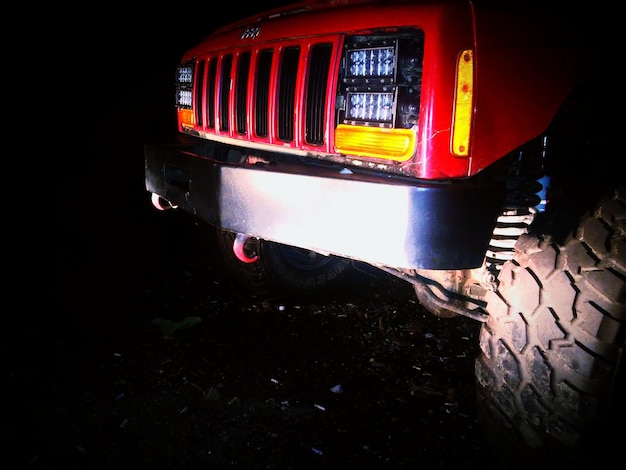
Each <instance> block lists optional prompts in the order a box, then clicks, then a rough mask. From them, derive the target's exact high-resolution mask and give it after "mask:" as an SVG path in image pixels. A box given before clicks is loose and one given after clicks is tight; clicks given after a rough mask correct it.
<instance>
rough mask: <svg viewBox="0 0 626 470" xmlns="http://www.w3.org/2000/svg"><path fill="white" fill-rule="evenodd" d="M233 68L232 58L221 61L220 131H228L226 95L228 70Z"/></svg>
mask: <svg viewBox="0 0 626 470" xmlns="http://www.w3.org/2000/svg"><path fill="white" fill-rule="evenodd" d="M232 66H233V56H232V55H227V56H224V58H223V59H222V74H221V77H220V130H221V131H227V130H228V95H229V91H230V69H231V67H232Z"/></svg>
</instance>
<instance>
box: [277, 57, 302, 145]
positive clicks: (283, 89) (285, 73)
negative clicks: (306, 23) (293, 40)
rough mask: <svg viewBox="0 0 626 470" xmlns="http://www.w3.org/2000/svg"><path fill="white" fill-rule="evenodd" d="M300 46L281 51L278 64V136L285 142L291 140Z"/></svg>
mask: <svg viewBox="0 0 626 470" xmlns="http://www.w3.org/2000/svg"><path fill="white" fill-rule="evenodd" d="M299 58H300V47H297V46H292V47H288V48H286V49H285V51H284V52H283V57H282V61H281V64H280V76H279V88H278V110H277V111H278V138H279V139H281V140H284V141H285V142H291V141H293V137H294V115H295V113H294V111H295V98H296V79H297V76H298V61H299Z"/></svg>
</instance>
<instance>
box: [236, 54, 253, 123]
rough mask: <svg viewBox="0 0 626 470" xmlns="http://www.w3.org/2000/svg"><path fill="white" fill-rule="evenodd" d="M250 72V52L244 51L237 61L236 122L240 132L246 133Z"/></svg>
mask: <svg viewBox="0 0 626 470" xmlns="http://www.w3.org/2000/svg"><path fill="white" fill-rule="evenodd" d="M249 73H250V52H244V53H242V54H241V55H240V56H239V59H238V61H237V77H236V86H235V109H236V114H235V116H236V124H237V132H238V133H239V134H245V133H246V127H247V124H246V122H247V112H246V109H247V106H248V75H249Z"/></svg>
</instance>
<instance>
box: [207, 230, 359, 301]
mask: <svg viewBox="0 0 626 470" xmlns="http://www.w3.org/2000/svg"><path fill="white" fill-rule="evenodd" d="M235 236H236V235H235V234H234V233H232V232H228V231H224V230H219V231H218V240H217V241H218V246H219V250H220V252H221V254H222V257H223V258H224V261H225V264H226V266H227V268H228V269H229V271H230V272H231V274H232V275H233V276H234V277H235V278H236V280H237V281H238V282H239V283H240V284H242V285H243V286H244V287H246V288H248V289H249V290H250V291H252V292H254V293H256V294H258V295H260V296H264V297H268V298H271V299H279V298H299V299H303V298H307V297H314V296H317V295H319V294H320V293H322V292H324V293H327V292H331V291H332V288H333V287H335V286H336V285H337V284H338V283H339V282H341V280H342V279H344V278H345V277H346V275H347V274H348V273H349V272H350V271H351V268H352V265H353V262H352V261H351V260H349V259H346V258H341V257H338V256H326V255H322V254H320V253H316V252H314V251H310V250H304V249H300V248H296V247H291V246H287V245H282V244H280V243H274V242H269V241H266V240H259V239H256V238H250V239H249V240H248V241H247V242H246V243H245V245H244V252H245V254H246V256H248V257H250V258H254V257H255V256H257V257H258V259H257V260H256V261H254V262H250V263H245V262H242V261H241V260H240V259H238V258H237V257H236V256H235V253H234V251H233V243H234V241H235Z"/></svg>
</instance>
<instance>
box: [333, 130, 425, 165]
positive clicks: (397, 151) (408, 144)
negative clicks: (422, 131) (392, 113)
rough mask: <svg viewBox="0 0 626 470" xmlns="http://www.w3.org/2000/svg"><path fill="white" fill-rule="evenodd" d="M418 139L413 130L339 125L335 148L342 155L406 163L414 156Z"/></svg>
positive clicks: (336, 132) (336, 131)
mask: <svg viewBox="0 0 626 470" xmlns="http://www.w3.org/2000/svg"><path fill="white" fill-rule="evenodd" d="M416 140H417V138H416V136H415V132H414V131H412V130H411V129H384V128H379V127H365V126H348V125H346V124H339V125H338V126H337V128H336V129H335V147H336V148H337V151H338V152H340V153H345V154H348V155H357V156H360V157H372V158H383V159H385V160H396V161H400V162H402V161H405V160H408V159H409V158H411V157H412V156H413V152H415V142H416Z"/></svg>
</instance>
